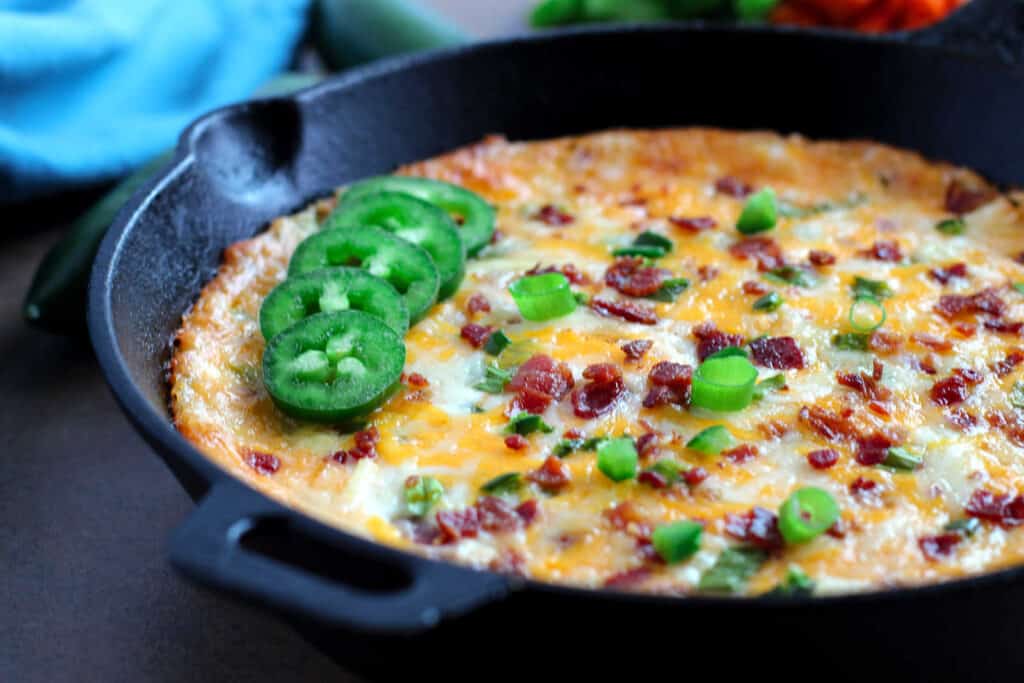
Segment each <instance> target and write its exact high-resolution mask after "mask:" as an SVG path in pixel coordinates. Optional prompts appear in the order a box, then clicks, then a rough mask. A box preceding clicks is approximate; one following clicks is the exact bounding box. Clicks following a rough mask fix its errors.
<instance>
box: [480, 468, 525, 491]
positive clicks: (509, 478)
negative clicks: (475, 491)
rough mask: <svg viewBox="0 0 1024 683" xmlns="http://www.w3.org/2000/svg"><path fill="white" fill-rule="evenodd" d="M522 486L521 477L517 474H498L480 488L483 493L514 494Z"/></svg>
mask: <svg viewBox="0 0 1024 683" xmlns="http://www.w3.org/2000/svg"><path fill="white" fill-rule="evenodd" d="M522 486H523V477H522V475H521V474H519V473H518V472H506V473H505V474H499V475H498V476H496V477H495V478H494V479H491V480H490V481H488V482H487V483H486V484H484V485H483V486H481V487H480V490H481V491H483V492H484V493H515V492H516V491H518V490H519V489H520V488H522Z"/></svg>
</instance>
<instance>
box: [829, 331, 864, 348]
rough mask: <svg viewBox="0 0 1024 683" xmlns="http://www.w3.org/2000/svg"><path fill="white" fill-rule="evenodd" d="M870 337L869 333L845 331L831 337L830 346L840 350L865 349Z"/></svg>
mask: <svg viewBox="0 0 1024 683" xmlns="http://www.w3.org/2000/svg"><path fill="white" fill-rule="evenodd" d="M870 339H871V335H869V334H859V333H857V332H847V333H845V334H837V335H835V336H834V337H832V346H834V347H836V348H837V349H840V350H842V351H867V350H868V343H869V341H870Z"/></svg>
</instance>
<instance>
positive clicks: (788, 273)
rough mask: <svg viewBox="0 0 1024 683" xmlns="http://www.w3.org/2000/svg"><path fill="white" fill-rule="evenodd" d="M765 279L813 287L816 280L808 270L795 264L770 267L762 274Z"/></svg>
mask: <svg viewBox="0 0 1024 683" xmlns="http://www.w3.org/2000/svg"><path fill="white" fill-rule="evenodd" d="M763 277H764V279H765V280H768V281H770V282H775V283H777V284H782V285H794V286H796V287H805V288H807V287H814V286H815V285H816V284H818V282H817V280H815V279H814V276H813V275H811V273H810V272H808V271H806V270H804V269H803V268H798V267H797V266H779V267H778V268H772V269H771V270H769V271H768V272H766V273H764V275H763Z"/></svg>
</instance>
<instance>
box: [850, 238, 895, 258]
mask: <svg viewBox="0 0 1024 683" xmlns="http://www.w3.org/2000/svg"><path fill="white" fill-rule="evenodd" d="M857 253H858V254H860V255H861V256H867V257H868V258H873V259H875V260H876V261H889V262H896V261H901V260H903V252H902V251H900V245H899V243H898V242H895V241H892V240H879V241H878V242H875V243H874V244H872V245H871V247H870V248H868V249H864V250H863V251H859V252H857Z"/></svg>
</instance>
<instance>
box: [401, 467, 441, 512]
mask: <svg viewBox="0 0 1024 683" xmlns="http://www.w3.org/2000/svg"><path fill="white" fill-rule="evenodd" d="M402 494H403V496H404V497H405V509H406V511H407V512H408V513H409V514H410V515H412V516H413V517H422V516H423V515H425V514H427V513H428V512H430V509H431V508H432V507H434V506H435V505H437V504H438V503H440V502H441V498H442V497H443V496H444V486H442V485H441V482H439V481H438V480H437V479H434V478H433V477H409V479H407V480H406V482H405V490H404V491H403V492H402Z"/></svg>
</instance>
